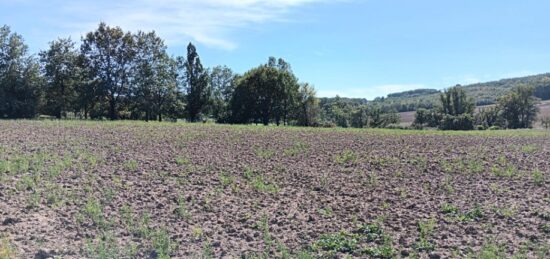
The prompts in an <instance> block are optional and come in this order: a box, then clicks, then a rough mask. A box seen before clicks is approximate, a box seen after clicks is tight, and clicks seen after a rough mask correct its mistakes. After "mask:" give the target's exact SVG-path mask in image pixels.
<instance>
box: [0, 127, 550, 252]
mask: <svg viewBox="0 0 550 259" xmlns="http://www.w3.org/2000/svg"><path fill="white" fill-rule="evenodd" d="M549 157H550V134H549V133H548V132H544V131H498V132H469V133H456V132H429V131H424V132H420V131H418V132H417V131H391V130H341V129H307V128H276V127H255V126H216V125H201V124H196V125H193V124H175V123H174V124H169V123H150V124H147V123H125V122H115V123H111V122H109V123H106V122H37V121H2V122H0V257H1V256H2V255H6V256H8V258H9V256H10V255H12V256H14V257H22V258H31V257H36V258H47V257H48V256H59V257H61V258H82V257H90V258H133V257H138V258H149V257H151V258H168V257H174V258H193V257H195V258H209V257H216V258H217V257H224V256H225V257H228V258H231V257H233V258H239V257H241V256H245V257H251V258H258V257H260V258H274V257H280V258H317V257H323V256H326V257H333V256H334V257H342V256H344V255H346V254H347V255H351V256H352V257H415V256H419V257H427V256H431V257H432V258H438V257H442V258H447V257H452V256H454V257H465V256H471V257H481V256H488V257H485V258H494V256H502V257H509V256H511V255H517V256H525V257H530V258H536V257H539V258H548V256H549V250H550V191H548V190H549V186H550V176H549V174H550V160H549V159H548V158H549ZM102 256H106V257H102Z"/></svg>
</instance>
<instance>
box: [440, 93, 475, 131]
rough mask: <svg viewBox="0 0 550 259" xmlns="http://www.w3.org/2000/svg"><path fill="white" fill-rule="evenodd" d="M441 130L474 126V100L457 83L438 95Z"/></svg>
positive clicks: (463, 128) (469, 128) (470, 128)
mask: <svg viewBox="0 0 550 259" xmlns="http://www.w3.org/2000/svg"><path fill="white" fill-rule="evenodd" d="M439 99H440V102H441V107H440V113H441V114H442V120H441V124H440V125H439V127H440V128H441V129H443V130H472V129H473V128H474V118H473V113H474V108H475V104H474V101H473V100H472V99H471V98H469V97H468V96H467V95H466V92H465V91H464V89H463V88H462V87H461V86H460V85H457V86H455V87H451V88H449V89H447V90H445V91H444V92H443V93H441V94H440V96H439Z"/></svg>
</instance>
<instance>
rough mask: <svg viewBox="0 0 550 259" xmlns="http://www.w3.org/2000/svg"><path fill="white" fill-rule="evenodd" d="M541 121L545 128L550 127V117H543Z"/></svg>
mask: <svg viewBox="0 0 550 259" xmlns="http://www.w3.org/2000/svg"><path fill="white" fill-rule="evenodd" d="M540 123H541V124H542V127H544V128H545V129H550V118H541V119H540Z"/></svg>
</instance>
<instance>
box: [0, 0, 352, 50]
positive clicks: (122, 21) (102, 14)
mask: <svg viewBox="0 0 550 259" xmlns="http://www.w3.org/2000/svg"><path fill="white" fill-rule="evenodd" d="M0 1H2V2H4V1H3V0H0ZM339 1H342V0H339ZM2 2H0V3H2ZM320 2H329V1H327V0H118V1H117V0H96V1H91V0H72V1H70V0H52V1H44V2H42V1H36V0H34V1H33V0H17V2H16V3H19V4H22V5H27V6H28V7H29V8H37V9H39V8H42V9H47V10H48V11H47V13H51V14H52V15H50V16H48V17H46V18H45V21H47V23H49V24H48V26H50V29H52V27H53V28H54V29H56V30H57V31H58V32H59V30H62V29H64V30H65V31H66V32H67V33H68V34H70V35H71V36H72V37H76V38H79V37H80V35H82V34H84V33H86V32H88V31H91V30H93V29H95V27H96V26H97V24H98V23H99V22H100V21H103V22H106V23H108V24H109V25H116V26H120V27H122V28H123V29H125V30H131V31H137V30H145V31H150V30H155V31H157V33H158V34H159V35H160V36H162V37H163V38H164V39H166V41H167V43H168V44H174V43H183V42H185V41H189V40H193V41H196V42H199V43H202V44H205V45H208V46H213V47H218V48H222V49H234V48H236V47H237V40H236V39H234V38H232V37H231V34H232V32H234V31H235V30H236V29H239V28H253V26H257V25H260V24H262V23H267V22H281V21H288V14H289V12H290V11H292V10H293V9H295V8H297V7H299V6H303V5H306V4H315V3H320ZM331 2H334V1H331ZM12 3H13V2H12Z"/></svg>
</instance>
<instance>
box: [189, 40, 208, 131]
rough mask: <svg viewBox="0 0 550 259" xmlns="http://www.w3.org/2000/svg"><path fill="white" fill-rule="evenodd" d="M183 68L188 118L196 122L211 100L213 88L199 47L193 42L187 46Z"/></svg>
mask: <svg viewBox="0 0 550 259" xmlns="http://www.w3.org/2000/svg"><path fill="white" fill-rule="evenodd" d="M182 70H183V73H184V74H185V79H184V82H185V89H186V94H187V98H186V100H187V104H186V106H185V110H186V112H187V119H188V120H189V121H191V122H195V121H198V120H199V119H200V117H201V115H202V112H203V110H204V109H205V107H206V105H207V104H208V102H209V100H210V95H211V89H210V88H209V85H208V71H206V70H205V69H204V68H203V66H202V64H201V60H200V58H199V54H198V53H197V49H196V48H195V46H194V45H193V44H191V43H189V45H188V46H187V59H186V60H185V62H183V64H182Z"/></svg>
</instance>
